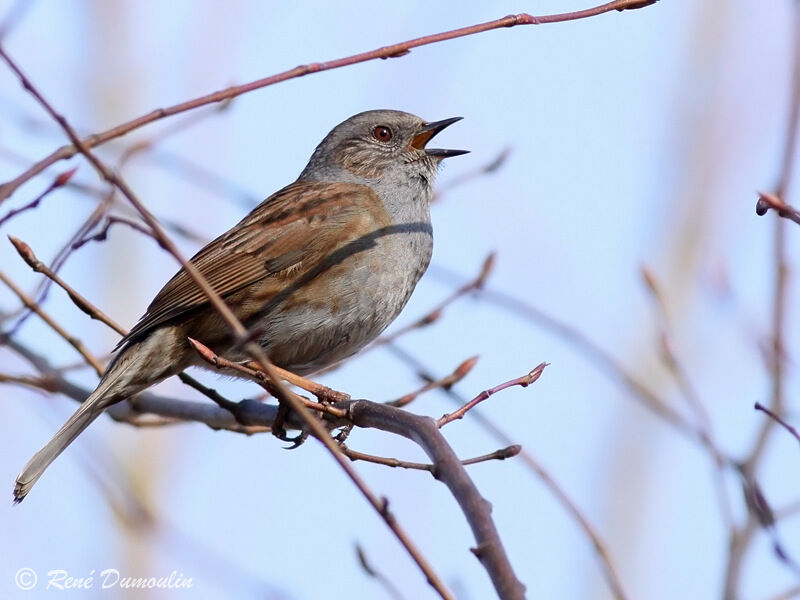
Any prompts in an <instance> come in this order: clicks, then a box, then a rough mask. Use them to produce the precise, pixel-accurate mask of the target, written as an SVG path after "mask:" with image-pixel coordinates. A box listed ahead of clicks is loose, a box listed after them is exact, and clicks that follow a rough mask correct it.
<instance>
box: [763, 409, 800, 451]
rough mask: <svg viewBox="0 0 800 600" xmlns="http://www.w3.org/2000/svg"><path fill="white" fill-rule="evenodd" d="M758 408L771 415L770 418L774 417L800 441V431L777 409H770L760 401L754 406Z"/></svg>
mask: <svg viewBox="0 0 800 600" xmlns="http://www.w3.org/2000/svg"><path fill="white" fill-rule="evenodd" d="M753 408H755V409H756V410H760V411H761V412H763V413H765V414H766V415H768V416H769V418H771V419H773V420H774V421H775V422H777V423H779V424H780V425H781V426H782V427H783V428H784V429H785V430H786V431H788V432H789V433H791V434H792V436H794V438H795V439H796V440H797V441H798V442H800V432H798V431H797V429H795V428H794V427H793V426H792V425H789V423H787V422H786V420H785V419H782V418H781V417H780V415H778V414H777V413H776V412H775V411H773V410H770V409H769V408H767V407H766V406H764V405H763V404H761V403H760V402H756V404H755V406H754V407H753Z"/></svg>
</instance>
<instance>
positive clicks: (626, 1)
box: [0, 0, 657, 203]
mask: <svg viewBox="0 0 800 600" xmlns="http://www.w3.org/2000/svg"><path fill="white" fill-rule="evenodd" d="M656 1H657V0H615V1H614V2H608V3H606V4H602V5H600V6H596V7H594V8H588V9H585V10H579V11H575V12H568V13H561V14H556V15H544V16H539V17H536V16H533V15H529V14H526V13H522V14H518V15H508V16H507V17H503V18H502V19H496V20H494V21H488V22H486V23H479V24H477V25H470V26H468V27H461V28H459V29H453V30H451V31H445V32H442V33H436V34H433V35H426V36H423V37H419V38H415V39H412V40H408V41H405V42H400V43H397V44H391V45H389V46H383V47H381V48H376V49H375V50H370V51H368V52H362V53H359V54H354V55H352V56H347V57H344V58H339V59H336V60H331V61H327V62H317V63H311V64H307V65H300V66H298V67H295V68H294V69H289V70H288V71H283V72H282V73H277V74H275V75H272V76H270V77H265V78H263V79H258V80H256V81H252V82H250V83H246V84H243V85H236V86H232V87H229V88H227V89H224V90H220V91H218V92H214V93H212V94H207V95H205V96H201V97H199V98H195V99H194V100H189V101H187V102H181V103H179V104H175V105H173V106H169V107H166V108H158V109H155V110H153V111H151V112H149V113H147V114H144V115H142V116H140V117H138V118H136V119H133V120H131V121H128V122H126V123H122V124H121V125H118V126H116V127H113V128H111V129H108V130H106V131H104V132H102V133H97V134H94V135H90V136H88V137H86V138H84V139H83V140H82V143H81V144H76V143H75V142H74V141H73V143H72V144H71V145H67V146H62V147H61V148H59V149H58V150H56V151H55V152H53V153H52V154H50V155H49V156H47V157H45V158H44V159H42V160H40V161H39V162H37V163H36V164H34V165H32V166H31V167H30V168H28V169H27V170H26V171H25V172H24V173H22V174H21V175H20V176H18V177H17V178H15V179H13V180H11V181H8V182H6V183H4V184H3V185H0V203H2V202H3V200H5V199H6V198H8V197H9V196H11V194H13V193H14V191H16V189H17V188H18V187H19V186H21V185H22V184H23V183H25V182H26V181H28V180H29V179H31V178H33V177H35V176H36V175H38V174H39V173H41V172H42V171H44V170H45V169H46V168H48V167H49V166H50V165H52V164H54V163H56V162H58V161H59V160H63V159H66V158H71V157H73V156H75V155H76V154H78V153H79V152H82V150H81V146H83V148H86V149H89V148H94V147H96V146H99V145H100V144H104V143H106V142H108V141H109V140H113V139H115V138H118V137H121V136H123V135H126V134H128V133H130V132H131V131H133V130H135V129H138V128H140V127H143V126H144V125H147V124H149V123H152V122H154V121H157V120H159V119H163V118H165V117H169V116H172V115H176V114H178V113H182V112H186V111H187V110H193V109H196V108H199V107H201V106H205V105H207V104H213V103H216V102H222V101H225V100H230V99H232V98H236V97H237V96H241V95H242V94H245V93H248V92H252V91H254V90H257V89H260V88H264V87H267V86H270V85H274V84H276V83H280V82H282V81H286V80H288V79H293V78H296V77H302V76H304V75H309V74H311V73H319V72H322V71H329V70H332V69H339V68H342V67H347V66H350V65H355V64H358V63H362V62H366V61H370V60H376V59H379V58H380V59H387V58H398V57H401V56H405V55H406V54H408V53H409V52H410V51H411V50H412V49H413V48H418V47H420V46H426V45H429V44H435V43H438V42H443V41H446V40H453V39H456V38H460V37H464V36H468V35H475V34H479V33H483V32H485V31H491V30H493V29H501V28H507V27H515V26H518V25H543V24H545V23H559V22H564V21H575V20H578V19H585V18H589V17H595V16H597V15H600V14H603V13H606V12H610V11H613V10H617V11H624V10H633V9H638V8H644V7H646V6H650V5H652V4H655V2H656Z"/></svg>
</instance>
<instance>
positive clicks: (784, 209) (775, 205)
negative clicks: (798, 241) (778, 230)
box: [756, 192, 800, 225]
mask: <svg viewBox="0 0 800 600" xmlns="http://www.w3.org/2000/svg"><path fill="white" fill-rule="evenodd" d="M770 209H771V210H774V211H775V212H777V213H778V215H779V216H781V217H783V218H784V219H789V220H790V221H794V222H795V223H797V224H798V225H800V210H797V209H796V208H794V207H793V206H789V205H788V204H786V203H785V202H784V201H783V200H781V198H780V197H779V196H777V195H775V194H770V193H769V192H759V193H758V202H756V214H757V215H758V216H760V217H763V216H764V215H765V214H767V213H768V212H769V211H770Z"/></svg>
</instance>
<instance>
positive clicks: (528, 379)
mask: <svg viewBox="0 0 800 600" xmlns="http://www.w3.org/2000/svg"><path fill="white" fill-rule="evenodd" d="M545 367H547V363H544V362H543V363H539V364H538V365H537V366H536V367H534V369H533V370H532V371H531V372H530V373H528V374H527V375H523V376H522V377H517V378H515V379H512V380H510V381H506V382H505V383H501V384H500V385H496V386H494V387H493V388H490V389H488V390H484V391H482V392H481V393H480V394H478V395H477V396H475V397H474V398H473V399H472V400H470V401H469V402H467V403H466V404H465V405H464V406H462V407H461V408H459V409H458V410H456V411H453V412H451V413H448V414H445V415H442V416H441V417H439V420H438V421H436V425H437V426H438V427H444V426H445V425H447V424H448V423H452V422H453V421H456V420H458V419H463V418H464V415H465V414H467V413H468V412H469V411H470V410H472V409H473V408H475V407H476V406H477V405H478V404H480V403H481V402H483V401H485V400H488V399H489V398H491V397H492V396H494V395H495V394H496V393H497V392H500V391H502V390H505V389H507V388H510V387H514V386H516V385H518V386H521V387H528V386H529V385H530V384H532V383H533V382H534V381H536V380H537V379H539V377H541V376H542V372H543V371H544V369H545Z"/></svg>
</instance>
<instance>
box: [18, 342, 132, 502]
mask: <svg viewBox="0 0 800 600" xmlns="http://www.w3.org/2000/svg"><path fill="white" fill-rule="evenodd" d="M133 364H134V361H133V360H131V354H129V353H126V352H124V351H123V353H121V354H120V355H117V357H116V359H114V360H113V361H112V362H111V364H110V365H109V366H108V369H107V370H106V373H105V375H104V376H103V378H102V379H101V380H100V383H99V384H98V385H97V388H96V389H95V390H94V391H93V392H92V393H91V394H89V396H88V397H87V398H86V400H84V401H83V402H82V403H81V405H80V406H79V407H78V410H76V411H75V412H74V413H73V414H72V416H71V417H70V418H69V419H68V420H67V422H66V423H64V425H63V426H62V427H61V429H59V430H58V432H56V434H55V435H54V436H53V439H51V440H50V441H49V442H47V445H45V447H44V448H42V449H41V450H39V451H38V452H37V453H36V454H34V455H33V458H31V459H30V460H29V461H28V464H26V465H25V466H24V467H23V468H22V471H20V474H19V475H17V481H16V484H15V485H14V504H19V503H20V502H22V501H23V500H24V499H25V496H26V495H27V494H28V492H30V491H31V488H32V487H33V484H34V483H36V481H37V480H38V479H39V477H41V476H42V473H44V471H45V469H47V467H49V466H50V463H52V462H53V461H54V460H55V459H56V458H57V457H58V455H59V454H61V453H62V452H63V451H64V450H65V449H66V448H67V446H69V445H70V444H71V443H72V442H73V441H75V438H76V437H78V436H79V435H80V434H81V432H82V431H83V430H84V429H86V428H87V427H88V426H89V425H91V423H92V421H94V420H95V419H96V418H97V417H99V416H100V415H101V414H103V411H104V410H105V409H106V408H107V407H109V406H110V405H112V404H114V403H115V402H119V401H120V400H123V399H124V398H127V397H128V396H130V395H131V394H133V393H136V392H137V391H139V390H138V389H136V386H131V385H130V381H129V380H130V377H129V376H128V375H127V374H128V372H129V371H130V370H131V369H130V367H131V366H132V365H133ZM141 387H143V386H139V389H141Z"/></svg>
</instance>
